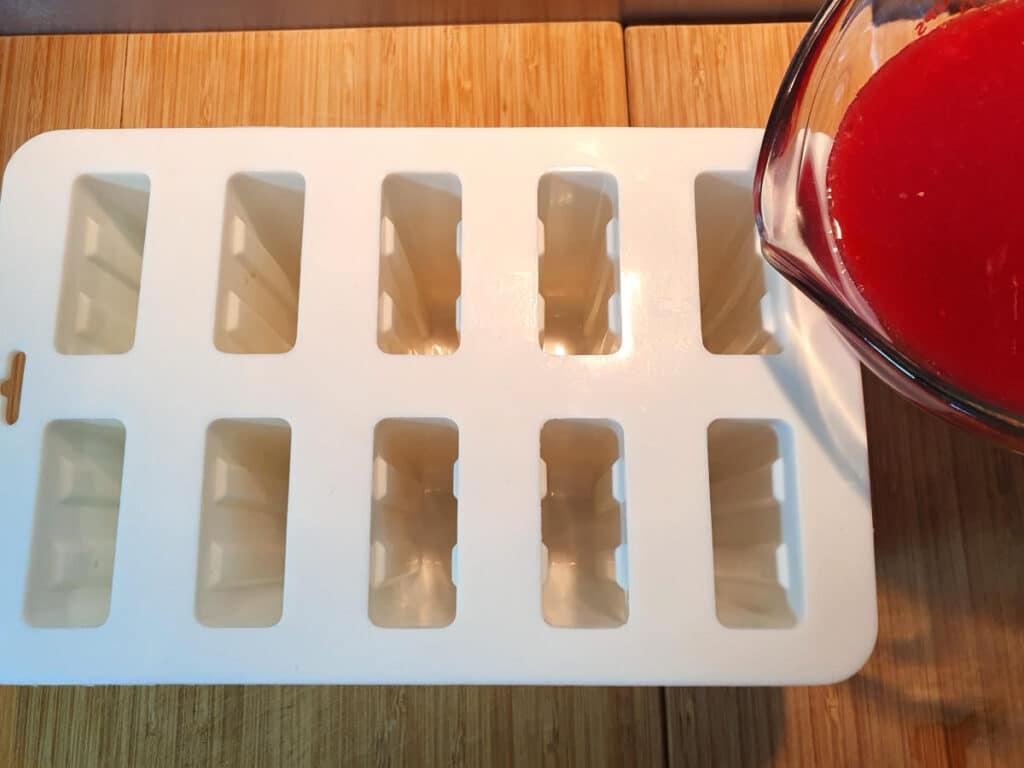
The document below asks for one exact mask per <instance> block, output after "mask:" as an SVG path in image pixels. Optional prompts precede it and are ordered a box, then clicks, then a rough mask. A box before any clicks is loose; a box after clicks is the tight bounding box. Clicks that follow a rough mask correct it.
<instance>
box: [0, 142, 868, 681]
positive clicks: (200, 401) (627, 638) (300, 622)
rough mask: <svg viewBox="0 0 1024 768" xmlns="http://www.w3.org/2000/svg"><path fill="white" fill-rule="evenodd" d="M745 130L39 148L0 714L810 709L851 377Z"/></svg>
mask: <svg viewBox="0 0 1024 768" xmlns="http://www.w3.org/2000/svg"><path fill="white" fill-rule="evenodd" d="M760 138H761V136H760V132H759V131H754V130H719V129H592V128H566V129H464V130H462V129H223V130H151V131H73V132H59V133H52V134H46V135H43V136H41V137H38V138H36V139H34V140H32V141H31V142H29V143H28V144H27V145H26V146H25V147H23V148H22V149H21V150H19V152H18V153H17V154H16V155H15V157H14V158H13V159H12V160H11V163H10V165H9V166H8V169H7V172H6V175H5V177H4V182H3V198H2V201H0V274H2V280H0V355H2V356H3V357H4V359H6V358H7V356H8V355H9V354H10V353H11V352H13V351H14V350H22V351H24V352H26V353H27V360H26V367H25V375H24V393H23V399H22V404H21V416H20V419H19V420H18V422H17V423H16V424H15V425H14V426H3V427H0V481H2V482H0V489H2V490H0V493H2V497H0V499H2V501H0V504H2V509H3V535H2V536H0V636H2V637H3V649H4V653H3V654H2V655H0V681H2V682H5V683H90V684H91V683H105V682H115V683H136V682H183V683H191V682H198V683H212V682H247V683H248V682H325V683H326V682H352V683H355V682H375V683H385V682H424V683H456V682H472V683H484V682H505V683H615V684H618V683H621V684H627V683H635V684H658V683H671V684H781V683H813V682H827V681H832V680H836V679H839V678H843V677H846V676H848V675H850V674H852V673H853V672H854V671H855V670H856V669H857V668H858V667H859V666H860V665H861V664H862V663H863V661H864V660H865V659H866V657H867V655H868V654H869V652H870V650H871V647H872V645H873V643H874V638H875V628H876V613H875V594H874V567H873V555H872V536H871V515H870V503H869V494H868V485H867V470H866V452H865V440H864V426H863V405H862V401H861V382H860V373H859V368H858V366H857V364H856V362H855V361H854V360H853V358H852V357H851V355H850V354H849V353H848V352H847V350H846V349H845V348H844V346H843V345H842V344H841V342H840V341H839V340H838V338H837V337H836V335H835V334H834V333H833V331H832V329H831V328H830V327H829V325H828V323H827V322H826V320H825V319H824V318H823V316H822V315H821V313H820V312H819V311H817V310H816V309H815V308H814V307H813V306H811V305H810V304H809V303H808V302H807V301H805V300H804V299H803V298H801V297H800V296H799V295H797V293H796V292H795V291H794V290H792V289H791V288H789V287H788V285H787V284H786V283H785V282H784V281H783V280H782V279H780V278H779V277H778V276H777V275H776V274H775V273H774V272H772V271H771V270H770V269H769V268H768V267H766V266H765V264H764V263H763V261H762V259H761V258H760V255H759V253H758V247H757V243H756V238H755V236H754V227H753V216H752V212H751V199H750V198H751V196H750V188H751V184H752V168H753V164H754V160H755V157H756V153H757V150H758V146H759V143H760Z"/></svg>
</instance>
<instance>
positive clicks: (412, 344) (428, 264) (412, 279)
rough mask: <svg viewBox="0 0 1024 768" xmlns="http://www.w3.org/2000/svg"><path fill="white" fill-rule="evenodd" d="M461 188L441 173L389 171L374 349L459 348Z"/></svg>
mask: <svg viewBox="0 0 1024 768" xmlns="http://www.w3.org/2000/svg"><path fill="white" fill-rule="evenodd" d="M461 230H462V185H461V184H460V183H459V179H458V178H457V177H456V176H453V175H451V174H448V173H392V174H390V175H388V176H387V177H385V179H384V183H383V184H382V185H381V197H380V270H379V271H380V286H379V291H378V310H377V346H379V347H380V349H381V351H383V352H388V353H391V354H398V355H447V354H451V353H452V352H454V351H455V350H456V349H458V347H459V320H460V318H459V314H460V313H459V306H460V300H459V296H460V294H461V293H462V266H461V242H460V240H461Z"/></svg>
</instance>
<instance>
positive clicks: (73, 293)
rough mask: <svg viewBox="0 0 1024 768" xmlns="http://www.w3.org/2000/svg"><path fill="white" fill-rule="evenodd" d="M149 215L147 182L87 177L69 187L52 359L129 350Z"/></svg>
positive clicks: (116, 176)
mask: <svg viewBox="0 0 1024 768" xmlns="http://www.w3.org/2000/svg"><path fill="white" fill-rule="evenodd" d="M148 212H149V178H148V177H146V176H144V175H142V174H135V173H121V174H91V175H87V176H79V177H78V179H77V180H76V181H75V183H74V185H73V187H72V190H71V218H70V221H69V223H68V235H67V242H66V245H65V251H64V277H63V285H62V287H61V294H60V304H59V306H58V309H57V334H56V338H55V345H56V347H57V351H58V352H60V353H62V354H66V355H104V354H107V355H109V354H119V353H122V352H127V351H128V350H129V349H131V348H132V344H134V343H135V325H136V319H137V317H138V313H139V281H140V279H141V277H142V251H143V245H144V243H145V240H146V217H147V214H148Z"/></svg>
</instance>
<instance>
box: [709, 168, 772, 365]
mask: <svg viewBox="0 0 1024 768" xmlns="http://www.w3.org/2000/svg"><path fill="white" fill-rule="evenodd" d="M753 186H754V179H753V176H752V175H751V174H749V173H745V172H732V173H729V172H715V171H708V172H705V173H702V174H700V175H699V176H697V179H696V181H695V182H694V194H695V213H696V217H697V265H698V271H699V281H700V322H701V335H702V336H703V339H704V347H705V349H707V350H708V352H711V353H713V354H716V355H773V354H777V353H778V352H779V351H781V349H782V346H781V336H780V333H779V323H778V317H777V314H778V312H777V308H776V307H775V305H774V301H773V298H774V297H773V296H772V293H771V292H770V291H768V288H767V285H768V280H769V278H768V273H767V271H766V270H767V264H766V262H765V261H764V259H763V258H762V256H761V250H760V247H759V245H758V240H757V231H756V229H755V227H754V203H753V193H752V192H751V189H753Z"/></svg>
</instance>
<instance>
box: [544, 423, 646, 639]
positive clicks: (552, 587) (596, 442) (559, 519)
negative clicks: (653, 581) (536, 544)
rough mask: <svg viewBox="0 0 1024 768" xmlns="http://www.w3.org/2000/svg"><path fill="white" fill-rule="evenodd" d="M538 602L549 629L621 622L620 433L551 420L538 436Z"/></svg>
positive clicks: (624, 582) (624, 608) (624, 610)
mask: <svg viewBox="0 0 1024 768" xmlns="http://www.w3.org/2000/svg"><path fill="white" fill-rule="evenodd" d="M540 459H541V467H540V468H541V474H540V482H541V538H542V539H543V543H542V545H541V548H542V562H543V572H542V574H541V580H542V584H543V586H542V603H543V612H544V620H545V621H546V622H547V623H548V624H550V625H552V626H555V627H618V626H621V625H622V624H625V623H626V619H627V616H628V613H629V608H628V605H627V589H628V578H627V567H626V504H625V498H626V497H625V464H624V457H623V452H622V428H621V427H619V425H618V424H616V423H615V422H613V421H606V420H598V419H556V420H552V421H549V422H547V423H546V424H545V425H544V427H543V428H542V429H541V433H540Z"/></svg>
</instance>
